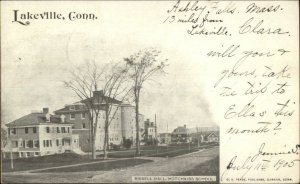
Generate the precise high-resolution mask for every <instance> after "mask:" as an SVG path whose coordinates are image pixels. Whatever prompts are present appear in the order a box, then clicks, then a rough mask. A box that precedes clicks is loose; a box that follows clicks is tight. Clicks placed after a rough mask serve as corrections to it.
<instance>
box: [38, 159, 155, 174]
mask: <svg viewBox="0 0 300 184" xmlns="http://www.w3.org/2000/svg"><path fill="white" fill-rule="evenodd" d="M148 162H152V161H151V160H145V159H125V160H116V161H109V162H100V163H94V164H87V165H80V166H73V167H64V168H58V169H47V170H42V171H37V172H35V173H60V172H81V171H110V170H113V169H119V168H124V167H131V166H135V165H139V164H143V163H148Z"/></svg>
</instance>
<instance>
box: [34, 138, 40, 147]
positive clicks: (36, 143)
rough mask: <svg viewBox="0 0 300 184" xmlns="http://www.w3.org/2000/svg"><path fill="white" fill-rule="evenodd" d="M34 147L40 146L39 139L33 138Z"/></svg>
mask: <svg viewBox="0 0 300 184" xmlns="http://www.w3.org/2000/svg"><path fill="white" fill-rule="evenodd" d="M34 147H35V148H39V147H40V141H39V140H35V141H34Z"/></svg>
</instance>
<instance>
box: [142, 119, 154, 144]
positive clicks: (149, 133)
mask: <svg viewBox="0 0 300 184" xmlns="http://www.w3.org/2000/svg"><path fill="white" fill-rule="evenodd" d="M144 127H145V133H144V141H145V143H146V144H156V143H157V127H156V124H155V123H153V122H150V120H149V119H147V120H146V121H145V124H144Z"/></svg>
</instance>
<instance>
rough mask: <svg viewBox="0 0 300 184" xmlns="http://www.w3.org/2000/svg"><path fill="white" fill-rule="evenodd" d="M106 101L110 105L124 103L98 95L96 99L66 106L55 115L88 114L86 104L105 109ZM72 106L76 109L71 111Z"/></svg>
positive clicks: (92, 98)
mask: <svg viewBox="0 0 300 184" xmlns="http://www.w3.org/2000/svg"><path fill="white" fill-rule="evenodd" d="M106 101H109V103H111V104H121V103H122V102H121V101H119V100H116V99H114V98H110V97H106V96H103V95H102V96H98V95H96V97H91V98H87V99H85V100H82V101H79V102H75V103H73V104H70V105H66V106H65V107H64V108H61V109H58V110H56V111H54V113H55V114H61V113H73V112H86V111H88V109H87V107H86V105H85V103H87V104H89V103H91V102H93V104H94V105H97V106H98V107H99V108H101V107H104V105H105V102H106ZM70 106H74V107H75V109H74V110H70V108H69V107H70Z"/></svg>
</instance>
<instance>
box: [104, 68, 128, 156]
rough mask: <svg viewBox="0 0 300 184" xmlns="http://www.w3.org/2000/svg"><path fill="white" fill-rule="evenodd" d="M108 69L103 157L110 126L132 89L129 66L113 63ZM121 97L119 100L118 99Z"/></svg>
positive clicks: (105, 82)
mask: <svg viewBox="0 0 300 184" xmlns="http://www.w3.org/2000/svg"><path fill="white" fill-rule="evenodd" d="M107 68H108V69H107V70H106V73H105V75H104V76H105V77H104V81H103V88H102V89H103V90H102V91H103V96H104V98H103V100H104V102H105V103H104V104H105V107H104V109H105V110H104V111H105V125H104V134H105V135H104V146H103V158H104V159H106V158H107V147H108V145H109V144H108V140H109V126H110V124H111V122H112V121H113V119H114V117H115V114H116V113H117V111H118V109H119V108H120V106H121V104H122V103H123V102H124V100H127V98H129V96H128V95H129V94H130V91H131V88H130V86H128V75H127V74H128V68H127V67H126V66H122V65H120V64H111V65H110V66H109V67H107ZM116 99H119V100H116ZM114 107H115V108H114Z"/></svg>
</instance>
